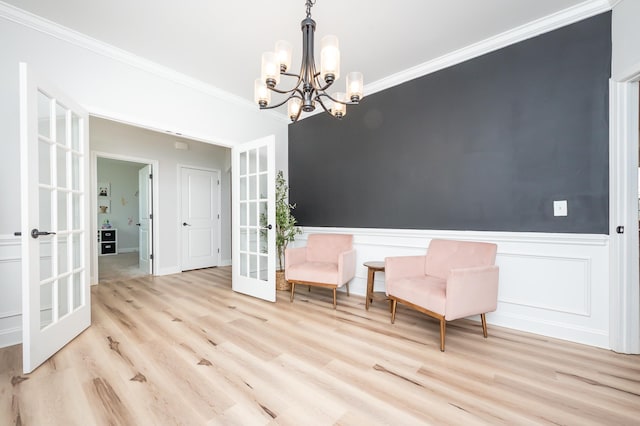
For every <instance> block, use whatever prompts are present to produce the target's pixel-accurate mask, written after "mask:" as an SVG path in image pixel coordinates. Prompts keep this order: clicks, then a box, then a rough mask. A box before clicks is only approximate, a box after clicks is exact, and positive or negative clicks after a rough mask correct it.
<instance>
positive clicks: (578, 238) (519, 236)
mask: <svg viewBox="0 0 640 426" xmlns="http://www.w3.org/2000/svg"><path fill="white" fill-rule="evenodd" d="M303 231H304V233H305V234H309V233H313V234H332V233H349V234H354V235H358V236H359V237H379V236H382V237H385V236H386V237H394V238H397V237H402V238H403V240H402V242H403V244H402V246H403V247H407V245H406V243H409V245H408V247H414V248H425V247H426V246H425V245H424V242H425V241H426V242H428V241H429V240H431V239H433V238H456V239H462V240H467V241H486V240H488V239H490V240H491V241H493V242H495V243H512V242H517V243H527V244H536V243H539V244H548V243H549V242H550V241H551V242H553V243H555V244H563V245H578V246H585V245H586V246H602V247H604V246H606V245H607V244H608V242H609V236H608V235H604V234H564V233H545V232H503V231H448V230H430V229H429V230H423V229H381V228H340V227H312V226H305V227H303ZM404 239H408V240H404Z"/></svg>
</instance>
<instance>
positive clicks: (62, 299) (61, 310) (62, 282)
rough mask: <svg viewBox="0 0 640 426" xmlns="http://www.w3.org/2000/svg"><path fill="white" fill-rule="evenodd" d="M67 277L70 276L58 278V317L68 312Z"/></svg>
mask: <svg viewBox="0 0 640 426" xmlns="http://www.w3.org/2000/svg"><path fill="white" fill-rule="evenodd" d="M69 278H70V276H66V277H62V278H60V279H58V318H61V317H63V316H65V315H67V314H68V313H69V297H70V294H69Z"/></svg>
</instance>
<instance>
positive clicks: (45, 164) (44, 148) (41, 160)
mask: <svg viewBox="0 0 640 426" xmlns="http://www.w3.org/2000/svg"><path fill="white" fill-rule="evenodd" d="M38 181H39V183H41V184H44V185H51V144H50V143H49V142H47V141H45V140H42V139H40V140H39V141H38Z"/></svg>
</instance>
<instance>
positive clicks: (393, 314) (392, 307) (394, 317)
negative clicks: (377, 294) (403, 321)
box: [390, 299, 398, 324]
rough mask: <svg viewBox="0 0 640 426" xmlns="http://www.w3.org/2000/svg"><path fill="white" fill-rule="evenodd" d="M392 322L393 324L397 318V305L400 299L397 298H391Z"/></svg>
mask: <svg viewBox="0 0 640 426" xmlns="http://www.w3.org/2000/svg"><path fill="white" fill-rule="evenodd" d="M390 302H391V324H393V323H394V322H395V320H396V306H397V305H398V301H397V300H396V299H391V300H390Z"/></svg>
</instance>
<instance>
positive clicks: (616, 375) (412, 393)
mask: <svg viewBox="0 0 640 426" xmlns="http://www.w3.org/2000/svg"><path fill="white" fill-rule="evenodd" d="M230 281H231V269H230V268H214V269H205V270H197V271H192V272H187V273H183V274H177V275H171V276H165V277H143V278H134V279H129V280H126V281H110V282H108V283H105V284H101V285H99V286H96V287H93V291H92V294H93V307H92V314H93V325H92V326H91V327H90V328H89V329H88V330H86V331H85V332H84V333H82V334H81V335H80V336H78V337H77V338H76V339H75V340H74V341H72V342H71V343H70V344H69V345H67V346H66V347H65V348H63V349H62V350H61V351H60V352H58V353H57V354H56V355H55V356H53V357H52V358H51V359H50V360H49V361H47V362H46V363H45V364H44V365H42V366H41V367H40V368H38V369H37V370H36V371H35V372H33V373H32V374H30V375H22V374H21V368H22V366H21V347H20V346H14V347H11V348H5V349H2V350H0V425H12V424H21V425H65V426H66V425H83V426H84V425H165V424H166V425H174V424H180V425H205V424H208V425H218V424H219V425H236V424H237V425H269V424H278V425H334V424H335V425H365V424H367V425H383V424H390V425H391V424H392V425H418V424H437V425H442V424H454V425H474V424H508V425H514V424H518V425H522V424H563V425H589V424H600V425H625V424H628V425H632V424H635V425H638V424H640V356H636V355H621V354H616V353H613V352H611V351H607V350H602V349H597V348H592V347H588V346H582V345H578V344H572V343H567V342H563V341H559V340H554V339H549V338H545V337H542V336H538V335H533V334H526V333H522V332H516V331H513V330H509V329H505V328H500V327H494V326H491V325H489V338H488V339H486V340H485V339H484V338H483V337H482V329H481V326H480V324H479V323H476V322H472V321H467V320H461V321H454V322H452V323H449V324H448V325H447V347H446V348H447V350H446V352H444V353H442V352H440V350H439V338H438V330H439V328H438V323H437V322H436V321H434V320H432V319H430V318H428V317H426V316H425V315H421V314H419V313H417V312H414V311H411V310H409V309H407V308H405V307H402V306H399V307H398V313H397V318H396V323H395V324H393V325H392V324H390V320H389V310H388V306H387V305H386V303H383V302H375V303H374V305H373V306H372V307H371V308H370V310H369V311H366V310H365V308H364V302H365V301H364V298H363V297H359V296H351V297H347V296H346V295H345V294H344V293H342V294H339V296H338V307H337V310H333V308H332V302H331V292H330V291H328V290H326V289H318V288H312V289H311V292H307V289H306V287H304V286H299V287H300V288H299V289H298V291H297V292H296V298H295V301H294V302H293V303H290V302H289V293H287V292H285V293H282V292H278V300H277V302H276V303H269V302H263V301H260V300H257V299H254V298H251V297H248V296H244V295H241V294H237V293H234V292H233V291H231V284H230Z"/></svg>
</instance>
